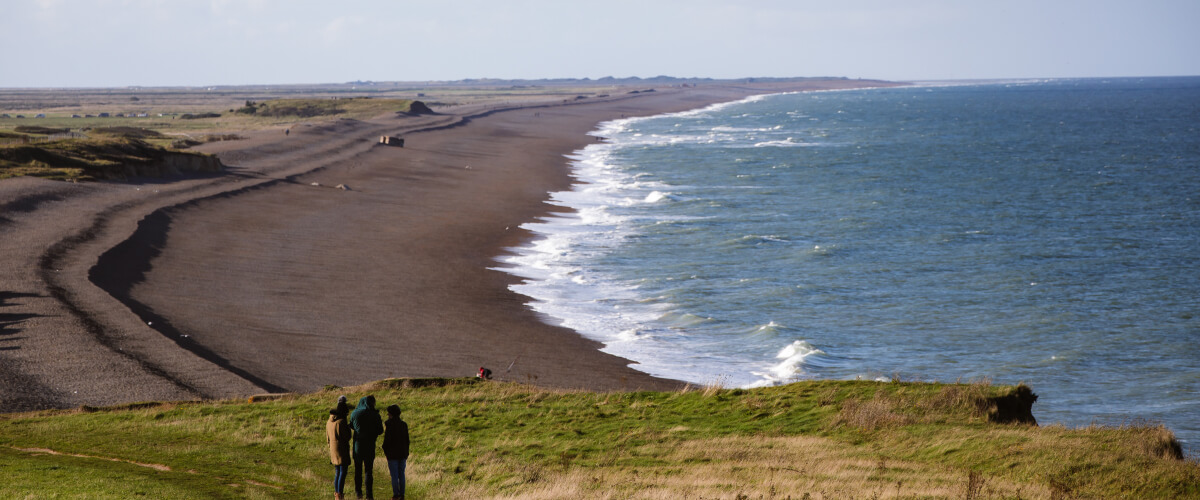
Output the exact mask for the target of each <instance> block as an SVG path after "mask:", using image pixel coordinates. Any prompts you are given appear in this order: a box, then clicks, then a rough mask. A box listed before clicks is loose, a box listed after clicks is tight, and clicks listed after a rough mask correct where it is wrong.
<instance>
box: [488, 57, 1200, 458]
mask: <svg viewBox="0 0 1200 500" xmlns="http://www.w3.org/2000/svg"><path fill="white" fill-rule="evenodd" d="M1198 126H1200V78H1152V79H1113V80H1091V79H1089V80H1053V81H1034V82H1009V83H1005V84H990V85H974V86H948V87H912V88H893V89H874V90H856V91H837V92H816V93H801V94H780V95H773V96H764V97H755V98H751V99H748V100H745V101H741V102H737V103H730V104H723V105H718V106H713V107H709V108H705V109H703V110H697V111H691V112H686V113H678V114H671V115H663V116H658V117H651V118H639V119H627V120H618V121H614V122H609V123H606V124H603V126H602V127H601V129H600V130H599V131H597V132H596V134H597V135H600V136H603V137H606V138H608V139H609V140H608V141H607V142H606V143H604V144H597V145H593V146H589V147H587V148H585V149H584V150H582V151H579V152H577V154H576V155H575V157H574V165H575V169H576V172H577V176H578V178H579V180H580V182H581V184H580V185H578V186H577V187H576V189H575V190H573V191H570V192H562V193H556V194H554V195H553V201H554V202H555V203H556V204H559V205H564V206H568V207H572V208H573V209H575V212H573V213H569V214H562V215H561V216H558V217H552V218H548V219H546V220H544V221H541V222H538V223H534V224H529V225H527V227H528V228H530V229H532V230H533V231H535V232H537V233H538V234H539V235H540V238H538V239H537V240H536V241H534V242H533V243H531V244H530V245H529V246H528V247H525V248H521V249H517V255H516V256H515V257H511V258H508V259H506V262H505V264H504V267H505V269H506V270H507V271H509V272H512V273H514V274H517V275H519V276H522V277H525V278H527V280H526V282H525V283H524V284H520V285H516V286H514V287H513V288H514V290H516V291H518V292H520V293H523V294H525V295H528V296H530V297H532V302H531V306H532V307H533V308H534V309H536V310H538V311H540V312H542V313H545V314H546V315H548V316H549V317H551V318H554V319H556V320H557V321H560V322H561V323H562V324H564V325H565V326H568V327H570V328H573V329H575V330H577V331H579V332H580V333H582V334H584V335H585V336H588V337H591V338H594V339H597V340H600V341H602V342H604V343H605V344H606V346H607V347H606V348H605V350H606V351H607V352H611V353H613V354H616V355H619V356H623V357H626V358H628V359H631V360H634V361H636V362H638V363H639V364H638V365H636V367H637V368H638V369H641V370H644V371H647V372H649V373H651V374H654V375H660V376H665V377H672V378H678V379H683V380H688V381H693V382H698V383H711V382H721V383H724V384H726V385H731V386H755V385H767V384H774V383H780V382H785V381H788V380H793V379H802V378H835V379H847V378H860V377H863V378H872V379H876V378H881V379H889V378H892V377H900V378H902V379H905V380H910V379H915V380H940V381H953V380H959V379H961V380H970V379H978V378H983V377H987V378H991V379H992V380H993V381H995V382H997V383H1006V384H1007V383H1017V382H1025V383H1028V384H1030V385H1031V386H1032V387H1033V388H1034V390H1035V392H1037V393H1038V394H1040V395H1041V396H1042V399H1041V400H1040V401H1039V402H1038V403H1037V404H1036V405H1035V407H1034V410H1035V415H1037V416H1038V417H1039V419H1040V420H1041V421H1042V422H1062V423H1066V424H1070V425H1082V424H1088V423H1091V422H1093V421H1096V422H1104V423H1120V422H1122V421H1126V420H1128V419H1131V418H1134V417H1144V418H1149V419H1151V420H1158V421H1163V422H1165V423H1166V424H1167V425H1168V426H1169V427H1171V428H1172V429H1174V430H1175V431H1176V432H1177V434H1178V435H1179V436H1180V437H1181V438H1182V440H1184V441H1185V446H1187V447H1188V448H1189V449H1192V448H1194V445H1193V444H1192V443H1196V442H1198V440H1200V397H1198V396H1200V318H1197V316H1198V315H1200V134H1198V130H1197V128H1200V127H1198Z"/></svg>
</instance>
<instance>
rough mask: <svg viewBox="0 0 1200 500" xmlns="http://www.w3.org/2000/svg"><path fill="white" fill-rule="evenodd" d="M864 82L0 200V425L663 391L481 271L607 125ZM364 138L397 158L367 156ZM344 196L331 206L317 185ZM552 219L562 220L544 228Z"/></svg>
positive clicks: (738, 91) (728, 90)
mask: <svg viewBox="0 0 1200 500" xmlns="http://www.w3.org/2000/svg"><path fill="white" fill-rule="evenodd" d="M878 83H879V82H860V81H853V80H815V81H811V82H793V83H790V84H771V85H746V86H711V87H700V88H682V89H681V88H672V89H659V90H658V91H656V92H653V93H640V94H626V95H622V96H619V97H614V98H610V99H607V100H586V101H571V102H563V101H545V102H534V103H528V102H526V103H522V104H521V105H519V106H517V105H505V104H502V103H495V104H492V105H490V106H489V105H476V106H468V107H463V108H460V109H454V110H452V111H451V112H450V113H443V114H439V115H430V116H385V117H380V118H377V119H372V120H365V121H358V120H338V121H334V122H325V123H313V124H304V125H299V126H294V127H292V129H291V133H290V134H288V135H284V134H283V133H282V131H281V130H268V131H260V132H253V133H248V134H245V139H243V140H239V141H227V142H219V143H211V144H207V145H204V146H201V147H198V148H197V149H198V150H200V151H204V152H209V153H213V154H216V155H218V156H219V157H220V158H221V160H222V161H223V162H224V163H225V164H226V165H227V166H228V167H229V168H228V170H227V172H225V173H224V174H220V175H204V176H187V177H178V178H171V179H154V180H147V179H142V180H138V181H135V182H121V183H116V182H113V183H108V182H104V183H87V184H68V183H62V182H53V181H45V180H40V179H33V178H16V179H8V180H4V181H0V252H2V254H3V255H4V256H5V259H3V260H2V261H0V262H2V263H0V411H23V410H32V409H40V408H62V407H74V406H79V405H104V404H116V403H124V402H132V401H142V400H179V399H196V398H223V397H233V396H244V395H248V394H254V393H261V392H282V391H308V390H314V389H319V388H321V387H323V386H326V385H342V386H347V385H353V384H358V383H363V382H367V381H371V380H376V379H381V378H386V377H408V376H471V375H473V374H474V373H475V371H476V370H477V369H478V368H479V367H480V366H486V367H488V368H490V369H492V370H493V372H494V373H495V375H496V378H497V379H501V380H512V381H518V382H529V383H534V384H538V385H544V386H553V387H567V388H585V389H593V390H620V389H670V388H674V387H678V386H679V385H680V382H677V381H672V380H663V379H658V378H654V377H651V376H649V375H646V374H644V373H642V372H639V371H637V370H636V365H635V366H632V367H631V366H630V364H629V361H627V360H625V359H622V358H618V357H615V356H611V355H608V354H604V353H602V352H600V351H599V350H598V349H599V348H600V347H602V346H600V345H599V344H598V343H596V342H593V341H590V340H587V339H584V338H582V337H580V336H579V335H577V334H576V333H574V332H573V331H571V330H567V329H564V328H560V327H556V326H552V325H550V324H547V323H546V322H545V321H543V318H540V317H539V316H538V315H537V314H535V313H534V312H532V311H530V310H529V309H528V308H527V307H526V306H525V302H526V300H527V298H525V297H523V296H520V295H518V294H516V293H513V292H511V291H510V290H508V286H509V285H510V284H512V283H513V280H514V279H515V278H513V277H512V276H510V275H508V274H506V273H503V272H501V271H497V270H493V269H491V268H493V267H495V266H497V262H496V257H497V256H500V255H502V254H503V253H504V252H505V251H506V249H507V248H511V247H513V246H516V245H518V244H520V243H522V242H523V241H526V240H527V239H528V238H529V237H530V235H529V234H528V233H527V232H525V231H523V230H521V229H520V228H519V226H520V225H521V224H522V223H524V222H527V221H530V220H534V219H536V218H537V217H539V216H543V215H545V214H547V213H550V212H553V211H555V210H556V207H553V206H550V205H548V204H547V203H546V200H547V194H548V193H549V192H552V191H559V190H563V189H567V188H569V186H570V185H571V183H572V178H571V175H570V169H569V164H568V160H567V159H566V158H565V157H564V155H567V154H569V153H570V152H572V151H575V150H577V149H579V148H581V147H583V146H585V145H586V144H588V143H590V142H594V141H595V140H597V139H596V138H594V137H591V136H588V135H587V132H589V131H591V130H593V129H595V127H596V124H598V123H599V122H602V121H605V120H611V119H616V118H620V117H622V116H640V115H653V114H661V113H666V112H673V111H683V110H688V109H694V108H698V107H702V106H705V105H708V104H712V103H716V102H724V101H730V100H736V99H739V98H743V97H746V96H749V95H753V94H760V93H770V92H780V91H792V90H812V89H819V88H845V87H855V86H857V87H862V86H870V85H874V84H878ZM380 135H399V136H404V137H405V138H406V141H407V144H406V147H404V148H393V147H386V146H380V145H376V144H375V142H376V140H377V139H378V137H379V136H380ZM337 185H345V186H347V187H348V189H345V190H344V189H338V188H335V187H334V186H337ZM557 210H560V211H561V210H562V209H561V208H557Z"/></svg>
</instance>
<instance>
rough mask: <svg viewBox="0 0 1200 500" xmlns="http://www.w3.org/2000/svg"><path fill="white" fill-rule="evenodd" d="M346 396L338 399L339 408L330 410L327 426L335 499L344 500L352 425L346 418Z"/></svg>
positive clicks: (348, 408)
mask: <svg viewBox="0 0 1200 500" xmlns="http://www.w3.org/2000/svg"><path fill="white" fill-rule="evenodd" d="M349 413H350V407H348V406H346V396H342V397H340V398H338V405H337V408H334V409H332V410H329V422H327V423H326V424H325V436H326V437H327V438H328V439H329V462H330V463H332V464H333V498H334V499H335V500H342V499H343V498H345V497H344V496H342V488H343V487H344V486H345V485H346V473H347V472H349V471H350V424H349V423H347V422H346V416H347V415H348V414H349Z"/></svg>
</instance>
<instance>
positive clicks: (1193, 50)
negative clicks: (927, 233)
mask: <svg viewBox="0 0 1200 500" xmlns="http://www.w3.org/2000/svg"><path fill="white" fill-rule="evenodd" d="M1198 23H1200V0H1090V1H1081V0H1078V1H1077V0H986V1H978V0H957V1H954V0H903V1H898V0H820V1H809V0H792V1H784V0H743V1H716V0H690V1H675V0H637V1H629V0H605V1H601V2H581V1H575V0H547V1H542V0H504V1H496V0H478V1H477V0H464V1H454V0H424V1H409V0H340V1H328V0H320V1H317V0H0V46H3V47H5V49H4V50H3V52H2V55H0V87H123V86H209V85H242V84H266V85H271V84H288V83H341V82H349V81H357V80H372V81H429V80H459V79H466V78H504V79H536V78H584V77H587V78H600V77H604V76H616V77H628V76H639V77H651V76H657V75H669V76H678V77H711V78H744V77H797V76H845V77H849V78H878V79H886V80H898V81H924V80H957V79H997V78H999V79H1008V78H1073V77H1121V76H1182V75H1200V55H1197V52H1198V49H1200V29H1197V28H1196V25H1197V24H1198Z"/></svg>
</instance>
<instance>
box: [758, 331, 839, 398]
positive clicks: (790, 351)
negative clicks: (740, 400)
mask: <svg viewBox="0 0 1200 500" xmlns="http://www.w3.org/2000/svg"><path fill="white" fill-rule="evenodd" d="M821 354H825V352H824V351H822V350H820V349H817V348H816V347H813V345H812V344H809V343H808V342H805V341H803V340H797V341H794V342H792V343H791V344H789V345H788V346H787V347H784V348H783V349H782V350H780V351H779V353H778V354H776V355H775V359H778V360H781V361H779V363H777V364H775V365H774V366H771V367H770V368H769V369H767V370H766V371H761V372H754V374H755V375H758V376H760V377H762V380H761V381H758V382H755V383H753V384H750V386H751V387H765V386H770V385H776V384H781V383H786V382H790V381H793V380H796V378H797V374H798V373H801V372H802V368H801V367H802V366H803V365H804V363H805V361H806V360H808V359H809V358H810V357H813V356H817V355H821Z"/></svg>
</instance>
